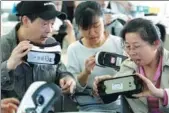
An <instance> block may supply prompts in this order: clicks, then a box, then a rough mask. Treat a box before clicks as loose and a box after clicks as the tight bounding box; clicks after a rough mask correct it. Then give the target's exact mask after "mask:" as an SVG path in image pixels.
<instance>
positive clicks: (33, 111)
mask: <svg viewBox="0 0 169 113" xmlns="http://www.w3.org/2000/svg"><path fill="white" fill-rule="evenodd" d="M60 97H61V89H60V88H59V87H58V86H57V85H56V84H54V83H46V82H44V81H38V82H34V83H32V84H31V85H30V87H29V88H28V90H27V91H26V93H25V95H24V97H23V99H22V100H21V103H20V106H19V108H18V111H17V113H48V112H49V111H50V110H51V107H52V105H53V104H54V102H55V101H57V100H58V99H59V98H60Z"/></svg>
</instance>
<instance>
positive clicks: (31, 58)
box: [24, 39, 61, 65]
mask: <svg viewBox="0 0 169 113" xmlns="http://www.w3.org/2000/svg"><path fill="white" fill-rule="evenodd" d="M51 41H52V42H53V41H55V40H54V39H53V40H51ZM31 43H32V42H31ZM32 44H33V47H32V49H31V50H30V51H29V52H28V54H27V55H26V56H25V57H24V60H25V61H26V62H28V63H31V64H50V65H55V64H58V63H59V62H60V59H61V47H60V44H59V43H58V42H56V41H55V42H54V43H51V44H43V45H42V44H35V43H32Z"/></svg>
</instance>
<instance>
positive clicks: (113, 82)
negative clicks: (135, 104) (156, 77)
mask: <svg viewBox="0 0 169 113" xmlns="http://www.w3.org/2000/svg"><path fill="white" fill-rule="evenodd" d="M142 91H143V81H142V80H141V79H140V78H139V77H138V76H137V75H129V76H123V77H116V78H111V79H106V80H103V81H101V82H100V83H99V84H98V93H99V95H100V97H101V98H102V100H103V102H104V103H110V102H112V101H115V100H116V99H117V98H118V96H119V95H124V96H126V97H128V98H135V97H133V96H132V95H133V94H138V93H140V92H142Z"/></svg>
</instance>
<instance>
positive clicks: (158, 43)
mask: <svg viewBox="0 0 169 113" xmlns="http://www.w3.org/2000/svg"><path fill="white" fill-rule="evenodd" d="M160 43H161V42H160V40H156V41H154V46H155V47H156V48H158V47H159V45H160Z"/></svg>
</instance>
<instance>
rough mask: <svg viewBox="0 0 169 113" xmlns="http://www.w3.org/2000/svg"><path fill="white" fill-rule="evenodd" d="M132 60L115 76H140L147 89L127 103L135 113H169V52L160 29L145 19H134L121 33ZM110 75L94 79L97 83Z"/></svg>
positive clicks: (124, 63) (95, 88)
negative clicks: (163, 43) (162, 39)
mask: <svg viewBox="0 0 169 113" xmlns="http://www.w3.org/2000/svg"><path fill="white" fill-rule="evenodd" d="M121 36H122V38H123V41H124V47H125V51H126V53H127V54H128V55H129V57H130V58H129V59H127V60H126V61H124V62H123V64H122V65H121V68H120V71H119V72H118V73H117V74H116V76H125V75H126V76H127V75H131V74H133V73H137V74H136V76H139V77H140V78H141V79H142V80H143V81H144V85H145V86H144V90H143V92H141V93H139V94H135V95H134V96H135V97H138V98H137V99H128V98H127V101H128V103H129V105H130V107H131V108H132V111H133V112H134V113H169V51H167V50H166V49H164V48H163V46H162V41H161V36H162V35H161V34H160V31H159V29H158V28H157V27H156V26H155V25H153V23H152V22H151V21H149V20H146V19H141V18H137V19H133V20H131V21H130V22H129V23H127V25H126V26H125V27H124V29H123V30H122V33H121ZM107 77H111V76H100V77H96V78H95V82H94V90H95V91H96V92H97V91H98V89H97V84H98V82H100V81H102V80H104V79H106V78H107Z"/></svg>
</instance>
